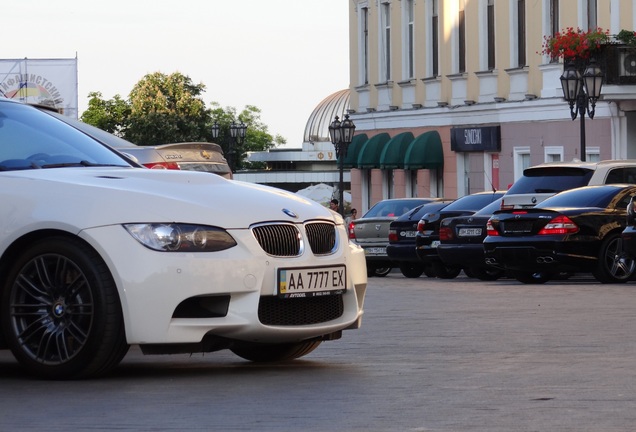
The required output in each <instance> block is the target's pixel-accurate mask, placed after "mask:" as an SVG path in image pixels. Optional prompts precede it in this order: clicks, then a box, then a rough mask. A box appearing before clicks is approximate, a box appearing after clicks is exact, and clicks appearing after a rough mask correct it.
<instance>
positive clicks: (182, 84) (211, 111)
mask: <svg viewBox="0 0 636 432" xmlns="http://www.w3.org/2000/svg"><path fill="white" fill-rule="evenodd" d="M205 88H206V87H205V85H204V84H194V83H193V82H192V80H191V79H190V78H189V77H188V76H186V75H183V74H181V73H179V72H175V73H172V74H170V75H165V74H162V73H160V72H155V73H152V74H148V75H146V76H144V77H143V78H142V79H141V80H140V81H139V82H137V84H135V86H134V87H133V89H132V91H131V92H130V95H129V97H128V100H124V99H122V98H121V97H120V96H119V95H116V96H115V97H114V98H113V99H110V100H104V99H103V98H102V94H101V93H100V92H91V93H89V95H88V96H89V98H90V99H89V102H88V109H87V110H86V111H84V113H82V116H81V119H82V121H84V122H86V123H89V124H91V125H93V126H96V127H98V128H100V129H103V130H105V131H107V132H110V133H114V134H116V135H119V136H121V137H122V138H124V139H127V140H128V141H131V142H133V143H135V144H138V145H159V144H167V143H173V142H188V141H193V142H194V141H208V142H214V141H215V140H213V138H212V125H213V124H214V123H215V122H218V123H219V125H220V126H221V138H222V139H219V140H217V141H220V142H219V144H221V146H222V147H223V150H224V152H225V153H226V156H227V155H228V154H229V151H234V152H235V153H234V154H233V156H234V158H235V160H236V163H235V166H236V169H245V168H257V166H252V165H250V164H249V163H248V162H247V161H245V158H246V156H247V152H251V151H264V150H268V149H270V148H273V147H275V146H277V145H282V144H285V139H284V138H283V137H281V136H280V135H276V136H275V137H273V136H272V135H271V134H270V133H269V132H268V129H267V125H265V124H264V123H263V122H262V120H261V110H260V109H259V108H257V107H255V106H252V105H248V106H246V107H245V108H244V109H243V111H241V112H240V113H237V110H236V108H234V107H226V108H221V106H220V105H219V104H218V103H217V102H212V103H211V104H210V106H211V108H207V107H206V105H205V102H204V101H203V99H202V94H203V92H204V91H205ZM233 122H236V123H241V122H243V123H245V125H247V132H246V137H245V140H244V142H243V144H242V145H240V146H238V147H237V146H234V148H232V149H230V148H229V147H228V142H229V140H227V139H223V137H229V130H230V125H231V124H232V123H233Z"/></svg>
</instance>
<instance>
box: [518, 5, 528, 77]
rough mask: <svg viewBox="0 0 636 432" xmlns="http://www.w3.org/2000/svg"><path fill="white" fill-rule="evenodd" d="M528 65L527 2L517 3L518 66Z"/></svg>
mask: <svg viewBox="0 0 636 432" xmlns="http://www.w3.org/2000/svg"><path fill="white" fill-rule="evenodd" d="M525 65H526V0H518V1H517V66H518V67H524V66H525Z"/></svg>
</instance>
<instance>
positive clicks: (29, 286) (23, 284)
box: [0, 236, 128, 379]
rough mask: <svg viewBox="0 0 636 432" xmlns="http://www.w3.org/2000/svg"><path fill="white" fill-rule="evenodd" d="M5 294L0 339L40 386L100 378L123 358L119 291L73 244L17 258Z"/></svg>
mask: <svg viewBox="0 0 636 432" xmlns="http://www.w3.org/2000/svg"><path fill="white" fill-rule="evenodd" d="M1 289H2V310H1V311H0V316H1V317H2V322H1V325H2V331H3V333H4V335H5V337H6V340H7V343H8V345H9V347H10V349H11V351H12V352H13V355H14V356H15V357H16V359H17V360H18V362H19V363H20V364H21V365H22V366H23V367H24V368H25V369H27V371H28V372H29V373H31V374H33V375H35V376H37V377H40V378H45V379H77V378H87V377H93V376H97V375H102V374H104V373H106V372H108V371H109V370H110V369H112V368H113V367H115V366H116V365H117V364H119V362H120V361H121V359H122V358H123V357H124V355H126V352H127V351H128V344H127V343H126V337H125V332H124V324H123V317H122V311H121V305H120V302H119V296H118V294H117V288H116V286H115V283H114V281H113V278H112V276H111V274H110V272H109V271H108V268H107V266H106V264H105V263H104V262H103V260H102V259H101V258H100V257H99V255H98V254H97V253H96V252H95V251H94V250H93V249H91V248H90V247H88V246H87V245H86V244H85V243H83V242H81V241H80V240H78V239H74V238H70V237H61V236H60V237H52V238H47V239H42V240H39V241H36V242H34V243H33V244H31V245H30V246H29V248H28V249H26V250H24V251H22V252H21V253H19V255H18V256H17V258H16V259H15V261H14V262H13V263H12V265H11V266H10V268H8V269H7V274H6V279H5V281H4V284H3V285H2V287H1Z"/></svg>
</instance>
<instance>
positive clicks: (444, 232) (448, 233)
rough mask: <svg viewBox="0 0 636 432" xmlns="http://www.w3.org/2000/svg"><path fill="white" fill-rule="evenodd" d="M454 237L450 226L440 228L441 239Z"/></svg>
mask: <svg viewBox="0 0 636 432" xmlns="http://www.w3.org/2000/svg"><path fill="white" fill-rule="evenodd" d="M452 238H453V230H452V229H450V228H449V227H441V228H440V229H439V239H440V241H448V240H452Z"/></svg>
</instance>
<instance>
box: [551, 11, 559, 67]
mask: <svg viewBox="0 0 636 432" xmlns="http://www.w3.org/2000/svg"><path fill="white" fill-rule="evenodd" d="M559 30H560V28H559V0H550V35H555V34H557V33H558V32H559ZM558 61H559V58H558V57H552V58H551V59H550V62H551V63H557V62H558Z"/></svg>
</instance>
